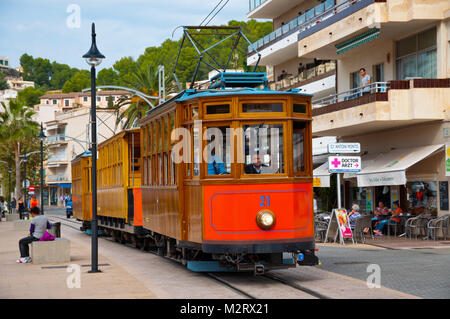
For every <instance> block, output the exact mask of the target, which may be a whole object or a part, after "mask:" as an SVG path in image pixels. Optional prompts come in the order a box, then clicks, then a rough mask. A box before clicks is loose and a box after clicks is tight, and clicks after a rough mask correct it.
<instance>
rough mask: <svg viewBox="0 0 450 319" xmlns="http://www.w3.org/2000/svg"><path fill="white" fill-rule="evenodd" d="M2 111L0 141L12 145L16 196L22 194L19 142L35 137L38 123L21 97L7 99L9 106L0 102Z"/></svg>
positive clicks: (31, 110) (0, 114)
mask: <svg viewBox="0 0 450 319" xmlns="http://www.w3.org/2000/svg"><path fill="white" fill-rule="evenodd" d="M1 104H2V106H3V109H4V110H5V112H4V113H0V142H2V143H12V144H13V145H14V160H15V164H16V198H19V197H20V195H21V194H22V191H21V187H20V157H19V156H20V153H19V152H20V150H19V145H20V143H21V142H22V143H23V142H24V141H26V140H28V139H30V138H33V137H37V135H38V133H39V124H38V123H37V122H34V121H33V120H32V116H33V115H34V114H35V113H36V112H34V110H33V109H32V108H30V107H28V106H26V105H25V103H24V101H23V100H21V99H11V100H9V106H6V105H5V103H4V102H1Z"/></svg>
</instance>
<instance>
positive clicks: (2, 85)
mask: <svg viewBox="0 0 450 319" xmlns="http://www.w3.org/2000/svg"><path fill="white" fill-rule="evenodd" d="M6 89H9V85H8V82H7V81H6V80H5V77H4V76H3V72H0V91H2V90H6Z"/></svg>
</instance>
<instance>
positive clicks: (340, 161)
mask: <svg viewBox="0 0 450 319" xmlns="http://www.w3.org/2000/svg"><path fill="white" fill-rule="evenodd" d="M328 171H329V172H330V173H348V172H353V173H358V172H360V171H361V157H360V156H330V157H328Z"/></svg>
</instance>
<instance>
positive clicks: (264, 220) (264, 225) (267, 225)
mask: <svg viewBox="0 0 450 319" xmlns="http://www.w3.org/2000/svg"><path fill="white" fill-rule="evenodd" d="M275 221H276V219H275V214H274V213H273V212H272V211H270V210H268V209H263V210H261V211H260V212H259V213H258V214H257V215H256V224H257V225H258V227H259V228H261V229H263V230H269V229H271V228H272V227H273V226H275Z"/></svg>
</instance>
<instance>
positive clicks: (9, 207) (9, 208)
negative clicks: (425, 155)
mask: <svg viewBox="0 0 450 319" xmlns="http://www.w3.org/2000/svg"><path fill="white" fill-rule="evenodd" d="M11 173H12V169H11V167H10V168H8V212H9V213H10V214H11V213H12V212H11Z"/></svg>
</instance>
